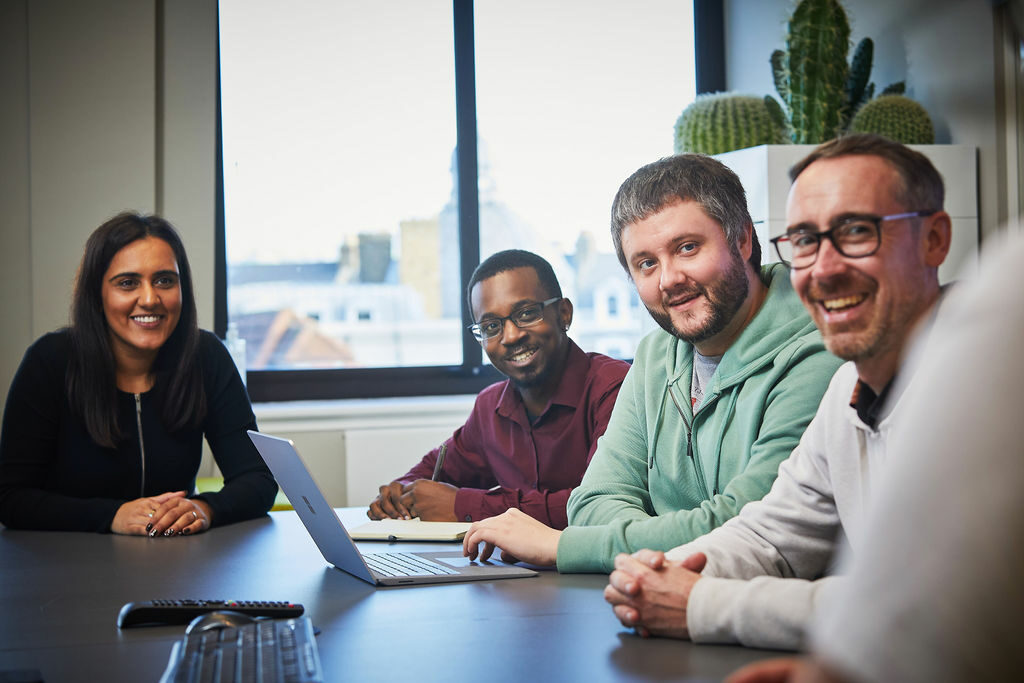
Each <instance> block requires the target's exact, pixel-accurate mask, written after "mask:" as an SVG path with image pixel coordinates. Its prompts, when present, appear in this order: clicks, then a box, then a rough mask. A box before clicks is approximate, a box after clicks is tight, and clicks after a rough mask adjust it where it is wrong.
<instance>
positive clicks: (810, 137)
mask: <svg viewBox="0 0 1024 683" xmlns="http://www.w3.org/2000/svg"><path fill="white" fill-rule="evenodd" d="M849 43H850V23H849V21H848V20H847V18H846V12H845V11H844V10H843V8H842V5H840V4H839V2H838V0H801V2H800V4H798V5H797V6H796V9H795V10H794V11H793V16H792V17H791V18H790V20H789V33H788V35H787V36H786V51H785V52H780V51H776V53H773V54H772V57H771V64H772V73H773V76H774V78H775V89H776V90H777V91H778V93H779V96H780V97H781V98H782V99H783V101H784V102H785V103H786V109H787V110H788V111H789V126H790V128H791V130H792V137H793V142H796V143H818V142H822V141H823V140H827V139H829V138H832V137H835V136H836V135H837V134H838V133H839V132H840V130H841V129H842V124H843V118H842V117H843V111H844V109H845V108H846V106H847V102H846V85H847V77H848V75H849V67H848V66H847V64H846V54H847V52H848V51H849V49H850V45H849Z"/></svg>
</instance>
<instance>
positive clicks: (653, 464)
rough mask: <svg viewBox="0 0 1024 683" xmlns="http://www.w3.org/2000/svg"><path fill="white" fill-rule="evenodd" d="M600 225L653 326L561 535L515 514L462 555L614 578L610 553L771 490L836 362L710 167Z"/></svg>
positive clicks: (661, 165)
mask: <svg viewBox="0 0 1024 683" xmlns="http://www.w3.org/2000/svg"><path fill="white" fill-rule="evenodd" d="M611 225H612V229H611V232H612V241H613V243H614V245H615V249H616V252H617V254H618V257H619V261H620V262H621V263H622V265H623V267H624V268H625V269H626V272H627V273H628V275H629V277H630V279H631V280H632V281H633V283H634V284H635V285H636V288H637V293H638V294H639V295H640V298H641V300H642V301H643V302H644V305H645V306H646V307H647V310H648V311H650V313H651V316H652V317H653V318H654V320H655V321H656V322H657V323H658V324H659V325H660V326H661V328H662V329H661V330H656V331H655V332H652V333H651V334H649V335H648V336H647V337H645V338H644V339H643V341H641V343H640V346H639V348H638V349H637V351H636V356H635V358H634V361H633V367H632V368H631V369H630V371H629V373H628V374H627V375H626V379H625V381H624V382H623V384H622V388H621V389H620V391H619V397H618V400H617V401H616V404H615V408H614V410H613V412H612V416H611V420H610V421H609V424H608V429H607V430H606V432H605V435H604V436H603V437H602V438H601V440H600V441H599V442H598V446H597V451H596V452H595V454H594V457H593V459H592V460H591V463H590V466H589V468H588V469H587V472H586V474H585V475H584V477H583V481H582V483H581V484H580V485H579V486H578V487H577V488H576V489H574V491H573V492H572V494H571V495H570V497H569V503H568V516H569V524H570V526H569V527H568V528H567V529H565V530H564V531H556V530H554V529H551V528H549V527H547V526H545V525H543V524H541V523H540V522H537V521H536V520H534V519H532V518H530V517H527V516H526V515H522V514H517V512H518V511H517V510H510V511H508V512H506V513H504V514H501V515H498V516H497V517H492V518H490V519H486V520H483V521H480V522H476V523H475V524H474V525H473V526H472V527H471V528H470V530H469V532H468V533H467V534H466V537H465V540H464V545H463V547H464V550H465V553H466V554H467V555H468V556H470V557H474V558H475V557H476V556H477V555H478V553H479V555H480V556H481V557H483V558H485V559H486V558H487V557H489V556H490V555H491V553H492V552H493V550H494V548H495V547H498V548H501V549H502V550H503V555H504V556H505V557H506V559H508V558H509V557H515V558H518V559H521V560H523V561H526V562H530V563H532V564H537V565H552V564H556V565H557V567H558V570H559V571H563V572H588V571H589V572H609V571H611V569H612V568H613V561H614V558H615V555H616V554H618V553H622V552H632V551H635V550H638V549H641V548H655V549H668V548H673V547H675V546H677V545H680V544H682V543H686V542H688V541H691V540H693V539H695V538H697V537H699V536H701V535H703V534H705V533H707V532H708V531H710V530H711V529H714V528H715V527H717V526H719V525H721V524H722V523H723V522H725V521H726V520H727V519H729V518H731V517H733V516H734V515H736V514H737V513H738V512H739V511H740V508H742V507H743V505H745V504H746V503H747V502H750V501H753V500H759V499H760V498H761V497H762V496H764V494H765V493H767V492H768V490H769V489H770V488H771V485H772V482H773V481H774V480H775V476H776V472H777V469H778V466H779V463H780V462H782V461H783V460H784V459H785V458H786V457H787V456H788V455H789V454H790V452H791V451H792V450H793V448H794V447H795V446H796V444H797V442H798V440H799V439H800V435H801V434H802V433H803V431H804V428H805V427H806V426H807V424H808V423H809V422H810V420H811V418H812V417H813V416H814V413H815V410H816V409H817V407H818V403H819V401H820V400H821V397H822V395H823V394H824V392H825V389H826V387H827V386H828V383H829V380H830V379H831V377H832V374H833V373H834V372H835V370H836V368H837V367H838V365H839V360H838V359H837V358H836V357H835V356H833V355H832V354H830V353H829V352H828V351H827V350H826V349H825V347H824V344H823V343H822V340H821V336H820V334H819V333H818V331H817V329H816V328H815V326H814V323H813V322H812V321H811V319H810V317H809V316H808V314H807V311H806V310H805V309H804V307H803V305H802V304H801V302H800V299H799V298H798V297H797V296H796V294H795V293H794V291H793V288H792V286H791V285H790V282H789V274H788V272H787V270H786V269H785V267H784V266H782V265H781V264H775V265H769V266H765V267H761V250H760V245H759V244H758V241H757V237H756V235H755V234H754V231H753V226H752V223H751V220H750V214H749V213H748V212H747V205H746V198H745V195H744V192H743V187H742V185H741V184H740V182H739V179H738V178H737V177H736V175H735V174H734V173H733V172H732V171H730V170H729V169H728V168H727V167H725V166H724V165H723V164H721V163H720V162H718V161H716V160H714V159H712V158H710V157H705V156H701V155H680V156H675V157H669V158H666V159H662V160H660V161H657V162H654V163H652V164H648V165H647V166H644V167H643V168H641V169H639V170H638V171H636V173H634V174H633V175H632V176H630V177H629V178H628V179H627V180H626V181H625V182H624V183H623V184H622V186H621V187H620V188H619V191H618V193H617V194H616V196H615V201H614V202H613V204H612V221H611ZM481 543H482V544H483V549H482V551H481V550H480V544H481Z"/></svg>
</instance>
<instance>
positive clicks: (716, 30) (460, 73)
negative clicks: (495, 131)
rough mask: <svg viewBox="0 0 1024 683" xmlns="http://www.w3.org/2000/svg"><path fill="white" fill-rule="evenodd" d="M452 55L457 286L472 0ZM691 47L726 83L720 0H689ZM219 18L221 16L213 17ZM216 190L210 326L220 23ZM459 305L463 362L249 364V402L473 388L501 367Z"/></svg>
mask: <svg viewBox="0 0 1024 683" xmlns="http://www.w3.org/2000/svg"><path fill="white" fill-rule="evenodd" d="M452 15H453V25H454V56H455V119H456V129H457V130H456V168H457V177H458V188H457V193H458V198H459V202H458V205H459V207H458V214H459V257H460V274H461V288H460V290H461V291H463V292H464V291H465V289H466V284H467V283H468V282H469V278H470V276H471V275H472V273H473V269H474V268H475V267H476V265H477V264H478V263H479V262H480V239H479V234H480V232H479V231H480V212H479V197H478V194H477V193H478V185H477V146H476V143H477V132H476V74H475V71H476V65H475V47H474V26H473V0H452ZM693 20H694V52H695V55H694V56H695V67H696V84H697V92H698V93H701V92H713V91H716V90H723V89H724V81H725V67H724V65H725V58H724V53H725V51H724V22H723V9H722V0H694V3H693ZM218 22H219V17H218ZM217 41H218V42H217V121H216V139H215V146H216V150H215V152H216V171H215V172H216V188H215V189H216V197H215V206H214V221H215V226H214V227H215V238H214V256H215V263H216V266H215V273H214V290H215V293H214V331H215V332H216V333H217V334H218V335H219V336H220V337H222V338H223V337H224V335H225V334H226V332H227V327H228V306H227V299H228V296H227V248H226V232H225V229H226V226H225V217H224V153H223V145H222V130H221V123H222V119H221V93H220V31H219V26H218V31H217ZM459 298H460V300H461V311H462V363H461V364H460V365H448V366H425V367H423V366H421V367H415V366H413V367H390V368H339V369H318V370H250V371H249V372H248V373H247V379H248V389H249V396H250V398H251V399H252V401H254V402H271V401H273V402H276V401H298V400H331V399H346V398H386V397H388V398H389V397H404V396H440V395H451V394H475V393H478V392H479V391H480V390H481V389H483V388H484V387H485V386H487V385H488V384H492V383H494V382H497V381H499V380H501V379H503V375H501V373H499V372H498V371H497V370H495V369H494V368H493V367H492V366H491V365H489V364H485V363H484V362H483V350H482V348H481V346H480V344H479V342H477V341H476V339H474V338H473V335H472V334H471V333H470V332H469V330H468V329H467V327H468V326H469V325H470V324H471V323H472V322H473V320H472V317H471V314H470V311H469V307H468V304H467V303H466V298H465V297H464V296H460V297H459Z"/></svg>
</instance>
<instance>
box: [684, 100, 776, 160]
mask: <svg viewBox="0 0 1024 683" xmlns="http://www.w3.org/2000/svg"><path fill="white" fill-rule="evenodd" d="M785 141H786V140H785V136H784V134H783V131H782V129H781V128H780V127H779V126H778V125H777V124H776V122H775V120H774V119H773V118H772V116H771V114H770V113H769V110H768V107H767V106H766V105H765V101H764V100H763V99H761V98H759V97H753V96H749V95H737V94H735V93H713V94H710V95H700V96H698V97H697V98H696V99H695V100H694V101H693V102H691V103H690V105H689V106H688V107H686V109H684V110H683V113H682V114H680V115H679V118H678V119H677V120H676V125H675V151H676V153H677V154H681V153H684V152H696V153H699V154H721V153H723V152H731V151H732V150H734V149H742V148H744V147H753V146H755V145H764V144H775V143H781V142H785Z"/></svg>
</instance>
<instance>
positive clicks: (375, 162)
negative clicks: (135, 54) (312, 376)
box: [220, 0, 695, 398]
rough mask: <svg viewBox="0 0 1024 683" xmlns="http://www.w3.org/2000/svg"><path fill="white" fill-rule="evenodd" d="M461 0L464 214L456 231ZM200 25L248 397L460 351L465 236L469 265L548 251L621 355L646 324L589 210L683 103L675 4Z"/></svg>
mask: <svg viewBox="0 0 1024 683" xmlns="http://www.w3.org/2000/svg"><path fill="white" fill-rule="evenodd" d="M467 8H468V12H469V16H470V17H471V21H470V24H469V25H470V27H471V33H470V39H471V40H472V41H473V45H474V48H475V49H474V50H473V51H472V52H471V53H470V54H471V56H472V58H473V63H472V64H471V67H472V70H473V71H475V79H473V80H472V81H471V84H472V85H475V97H473V98H472V103H473V105H474V107H475V118H474V121H475V124H476V126H475V127H476V131H475V132H476V136H475V138H476V146H477V150H476V165H477V169H478V171H477V183H476V186H477V189H478V194H477V203H478V206H479V211H478V223H477V224H476V225H465V224H464V225H462V226H461V227H462V231H463V233H462V234H461V235H460V220H459V208H460V204H459V184H458V168H457V166H458V164H457V163H456V149H457V140H458V137H457V133H458V129H457V125H456V98H457V96H459V93H457V90H456V82H457V79H456V75H455V74H456V67H455V57H454V54H455V52H454V50H453V45H454V42H455V40H456V33H457V31H456V30H455V29H453V25H457V23H458V20H459V17H458V16H455V17H454V21H453V12H455V13H456V15H457V14H458V13H459V12H465V11H467ZM220 30H221V41H220V54H221V116H222V124H221V131H222V140H223V146H222V150H223V169H224V171H223V183H224V191H223V198H224V243H225V253H226V256H225V259H226V269H225V274H226V289H227V291H226V308H227V311H226V312H227V320H228V321H229V322H232V323H235V324H236V325H237V326H238V329H239V333H240V335H241V336H243V337H244V338H245V339H246V340H247V346H246V348H247V363H248V369H249V371H250V372H251V373H252V372H253V371H255V375H256V376H257V377H253V376H252V375H251V376H250V390H253V389H254V388H256V389H257V393H258V384H259V382H258V381H257V379H258V378H259V377H263V376H264V375H267V376H268V377H269V376H270V375H272V374H273V373H274V372H288V371H299V370H345V369H373V368H380V369H384V368H391V369H394V368H423V367H430V366H437V367H456V366H460V365H465V363H466V358H467V353H466V350H465V348H464V345H465V344H467V343H470V344H471V343H472V338H471V337H469V335H467V334H465V332H464V327H465V325H466V324H468V322H471V321H467V320H465V319H464V316H463V310H462V309H463V299H464V289H463V288H464V284H463V277H464V276H465V274H464V273H463V272H462V269H461V268H460V259H462V258H463V256H464V254H463V251H464V250H465V249H466V248H467V241H466V238H465V233H466V231H468V230H472V231H474V232H475V235H476V240H474V241H478V243H479V255H478V256H477V255H474V259H476V258H483V257H486V256H487V255H489V254H491V253H493V252H495V251H498V250H500V249H507V248H522V249H528V250H531V251H535V252H537V253H539V254H541V255H543V256H544V257H545V258H547V259H548V260H549V261H550V262H551V263H552V265H553V266H554V268H555V271H556V274H557V275H558V277H559V280H560V282H561V284H562V287H563V290H564V293H565V295H566V296H569V297H570V298H571V299H572V300H573V302H574V304H575V311H576V313H575V321H574V324H573V328H572V336H573V337H574V339H575V340H576V341H577V343H579V344H580V345H581V346H582V347H583V348H585V349H587V350H597V351H601V350H605V351H614V352H615V353H616V354H617V355H625V356H626V357H630V356H632V353H633V350H634V349H635V346H636V343H637V342H638V341H639V339H640V338H641V337H642V336H643V334H645V333H646V332H647V331H649V330H650V329H651V323H650V321H649V318H648V316H647V315H646V313H645V312H643V309H642V307H641V306H640V303H639V300H638V299H637V297H636V295H635V292H633V289H632V286H631V285H630V283H629V281H628V279H627V278H626V276H625V274H624V273H623V271H622V268H621V266H620V265H619V264H618V261H617V259H616V258H615V256H614V254H613V252H612V246H611V239H610V237H609V234H608V212H609V208H610V205H611V200H612V197H613V195H614V192H615V190H616V189H617V187H618V185H619V183H620V182H621V181H622V180H623V179H624V178H625V177H626V176H627V175H628V174H629V173H631V172H632V171H633V170H635V169H636V168H637V167H639V166H640V165H642V164H644V163H647V162H649V161H652V160H654V159H656V158H659V157H661V156H665V155H668V154H671V153H672V126H673V123H674V122H675V118H676V117H677V116H678V114H679V112H680V111H682V109H683V108H684V107H685V106H686V105H687V104H688V103H689V102H690V101H692V99H693V97H694V92H695V86H694V48H693V8H692V4H691V3H690V2H679V1H678V0H672V1H669V0H643V1H642V2H636V3H619V2H611V1H609V2H593V1H592V0H591V1H589V2H587V1H585V0H563V1H560V2H558V3H550V2H541V1H538V0H520V1H517V2H514V3H508V2H500V1H498V0H477V1H476V2H475V3H469V2H465V1H462V0H456V2H455V3H452V2H451V1H450V0H409V1H407V2H394V3H365V2H355V1H349V0H303V1H301V2H297V3H277V2H271V1H269V0H266V1H263V2H253V1H252V0H221V1H220ZM463 39H464V38H463ZM473 71H471V73H472V72H473ZM459 87H463V86H461V85H460V86H459ZM463 96H464V94H463ZM470 139H471V140H472V137H471V138H470ZM470 187H472V185H470ZM474 262H476V261H475V260H474ZM474 353H475V357H476V358H481V359H482V360H483V361H485V357H483V356H482V354H480V353H479V351H478V350H477V351H475V352H474ZM430 391H431V389H430V388H429V387H424V389H423V393H430ZM342 394H344V391H343V390H342ZM254 398H255V396H254Z"/></svg>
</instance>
